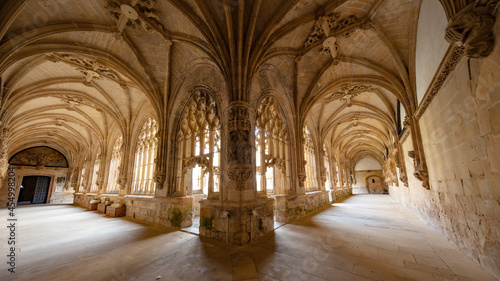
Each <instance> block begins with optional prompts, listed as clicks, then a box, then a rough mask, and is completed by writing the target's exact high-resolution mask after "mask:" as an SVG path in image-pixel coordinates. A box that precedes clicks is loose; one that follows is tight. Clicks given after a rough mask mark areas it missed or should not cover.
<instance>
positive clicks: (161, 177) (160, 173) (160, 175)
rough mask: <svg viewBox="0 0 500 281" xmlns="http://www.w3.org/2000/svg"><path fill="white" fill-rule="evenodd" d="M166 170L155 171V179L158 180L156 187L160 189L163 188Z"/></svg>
mask: <svg viewBox="0 0 500 281" xmlns="http://www.w3.org/2000/svg"><path fill="white" fill-rule="evenodd" d="M165 174H166V173H165V171H162V170H158V171H156V172H155V177H154V180H155V182H156V187H157V188H158V189H162V188H163V183H164V182H165V179H166V177H165Z"/></svg>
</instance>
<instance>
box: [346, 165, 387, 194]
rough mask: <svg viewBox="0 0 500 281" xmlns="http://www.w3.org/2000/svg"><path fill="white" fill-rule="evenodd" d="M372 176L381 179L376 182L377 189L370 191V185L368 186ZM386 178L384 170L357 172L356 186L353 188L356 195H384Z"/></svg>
mask: <svg viewBox="0 0 500 281" xmlns="http://www.w3.org/2000/svg"><path fill="white" fill-rule="evenodd" d="M371 176H378V177H379V179H378V180H376V183H377V184H376V185H375V186H376V188H372V189H371V190H370V189H369V184H367V179H368V178H369V177H371ZM383 179H384V176H383V173H382V170H366V171H356V184H354V186H353V187H352V189H353V193H354V194H363V193H379V194H381V193H383V191H384V188H386V186H385V182H384V180H383Z"/></svg>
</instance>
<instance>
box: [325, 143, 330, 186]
mask: <svg viewBox="0 0 500 281" xmlns="http://www.w3.org/2000/svg"><path fill="white" fill-rule="evenodd" d="M323 153H324V162H325V171H326V174H325V177H326V182H325V188H326V189H332V182H331V180H330V175H331V174H332V172H331V170H330V160H329V158H328V152H327V151H326V145H323Z"/></svg>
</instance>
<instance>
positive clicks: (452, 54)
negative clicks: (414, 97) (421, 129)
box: [415, 46, 465, 120]
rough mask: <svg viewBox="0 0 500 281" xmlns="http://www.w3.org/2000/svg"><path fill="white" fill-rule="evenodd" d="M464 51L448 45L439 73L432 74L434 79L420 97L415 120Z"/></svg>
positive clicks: (423, 110) (422, 112) (425, 108)
mask: <svg viewBox="0 0 500 281" xmlns="http://www.w3.org/2000/svg"><path fill="white" fill-rule="evenodd" d="M464 51H465V48H464V47H458V46H453V47H450V49H448V53H447V54H446V57H445V59H444V60H443V63H442V64H441V66H440V68H439V72H438V73H439V74H437V75H436V76H434V79H433V80H432V83H431V85H430V86H429V88H428V89H427V92H426V94H425V96H424V98H423V99H422V102H421V103H420V106H419V107H418V109H417V111H416V112H415V118H416V119H417V120H418V119H420V117H422V115H423V114H424V112H425V111H426V110H427V108H428V107H429V105H430V104H431V102H432V100H433V99H434V97H436V95H437V94H438V93H439V90H440V89H441V87H442V86H443V84H444V82H445V81H446V79H447V78H448V76H449V75H450V74H451V73H452V72H453V70H454V69H455V67H456V66H457V64H458V62H459V61H460V59H461V58H462V56H463V54H464Z"/></svg>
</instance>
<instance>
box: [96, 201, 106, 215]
mask: <svg viewBox="0 0 500 281" xmlns="http://www.w3.org/2000/svg"><path fill="white" fill-rule="evenodd" d="M107 206H108V205H106V204H102V203H101V204H97V212H98V213H101V214H105V213H106V207H107Z"/></svg>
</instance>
